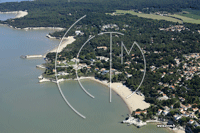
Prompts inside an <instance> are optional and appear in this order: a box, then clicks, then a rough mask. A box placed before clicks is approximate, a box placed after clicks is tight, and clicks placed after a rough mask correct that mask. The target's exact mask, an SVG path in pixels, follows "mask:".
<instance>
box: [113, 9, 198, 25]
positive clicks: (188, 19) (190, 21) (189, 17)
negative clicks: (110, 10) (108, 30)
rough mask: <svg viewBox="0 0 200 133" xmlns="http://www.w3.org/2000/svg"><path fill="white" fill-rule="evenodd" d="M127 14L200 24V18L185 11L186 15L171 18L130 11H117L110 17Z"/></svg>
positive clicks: (176, 15) (175, 15)
mask: <svg viewBox="0 0 200 133" xmlns="http://www.w3.org/2000/svg"><path fill="white" fill-rule="evenodd" d="M126 13H129V14H132V15H136V16H138V17H142V18H149V19H156V20H166V21H171V22H178V23H182V21H181V20H178V19H176V18H180V19H182V20H183V22H186V23H193V24H200V16H199V15H196V14H191V13H190V12H189V11H185V13H186V14H181V15H178V14H174V15H169V16H160V15H154V14H145V13H137V12H134V11H130V10H116V12H115V14H110V15H123V14H126ZM170 16H171V17H170ZM172 17H176V18H172ZM191 17H193V18H191ZM194 18H195V19H194Z"/></svg>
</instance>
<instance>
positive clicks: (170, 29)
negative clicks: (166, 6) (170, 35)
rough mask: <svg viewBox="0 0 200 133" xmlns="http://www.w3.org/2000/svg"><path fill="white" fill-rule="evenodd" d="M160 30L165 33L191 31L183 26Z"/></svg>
mask: <svg viewBox="0 0 200 133" xmlns="http://www.w3.org/2000/svg"><path fill="white" fill-rule="evenodd" d="M159 30H163V31H179V32H181V31H182V30H188V31H189V30H190V29H188V28H185V26H183V25H175V26H171V27H168V28H159Z"/></svg>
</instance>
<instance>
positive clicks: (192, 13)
mask: <svg viewBox="0 0 200 133" xmlns="http://www.w3.org/2000/svg"><path fill="white" fill-rule="evenodd" d="M179 15H181V16H185V17H189V18H193V19H200V10H192V9H184V10H183V12H181V13H179Z"/></svg>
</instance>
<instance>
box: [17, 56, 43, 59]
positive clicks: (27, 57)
mask: <svg viewBox="0 0 200 133" xmlns="http://www.w3.org/2000/svg"><path fill="white" fill-rule="evenodd" d="M43 57H44V56H43V55H21V56H20V58H23V59H31V58H43Z"/></svg>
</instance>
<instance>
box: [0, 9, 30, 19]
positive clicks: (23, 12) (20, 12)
mask: <svg viewBox="0 0 200 133" xmlns="http://www.w3.org/2000/svg"><path fill="white" fill-rule="evenodd" d="M0 14H17V15H16V16H15V18H14V19H16V18H22V17H24V16H26V15H28V12H27V11H26V10H25V11H10V12H1V11H0Z"/></svg>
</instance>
